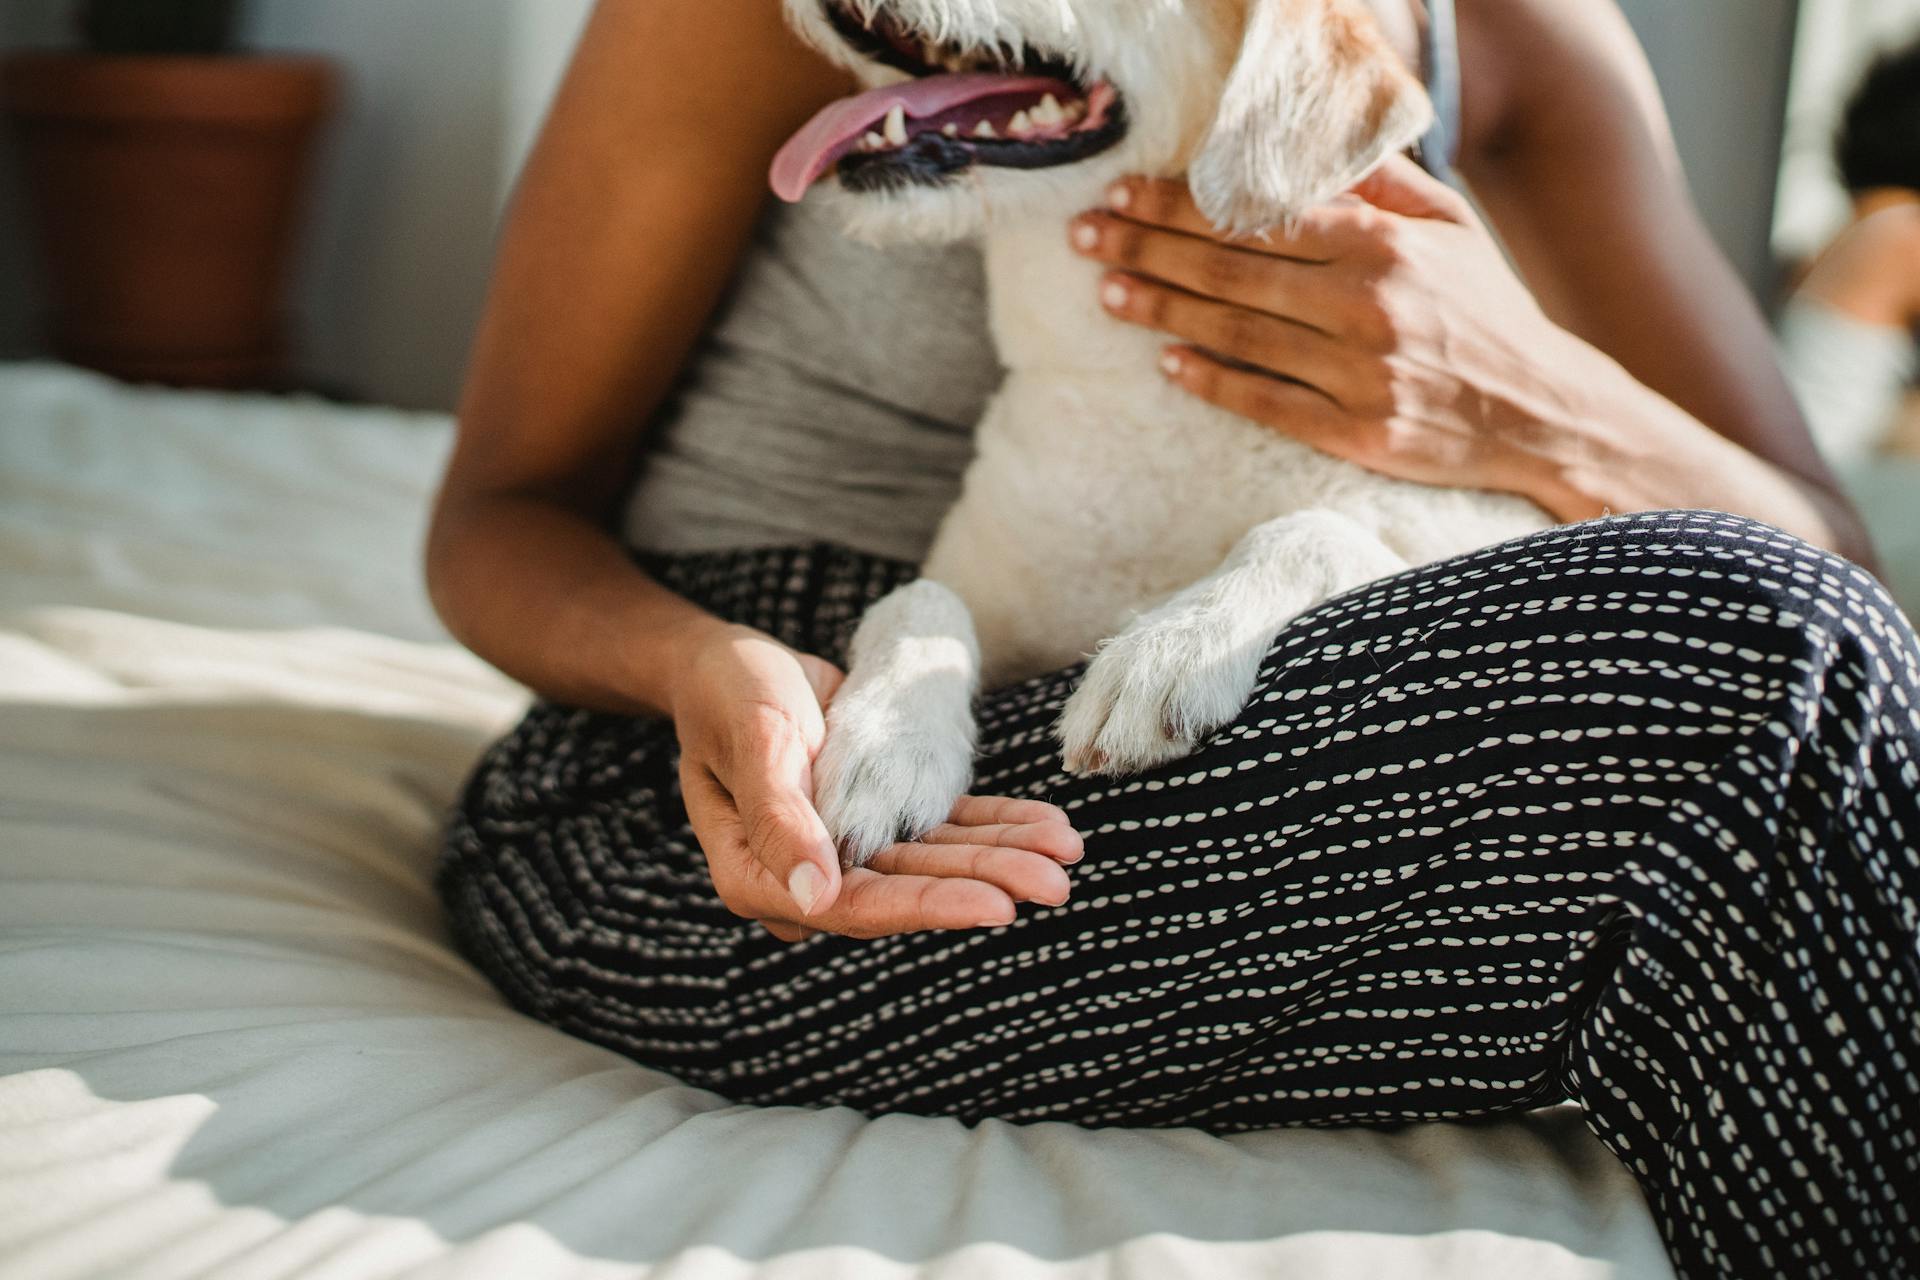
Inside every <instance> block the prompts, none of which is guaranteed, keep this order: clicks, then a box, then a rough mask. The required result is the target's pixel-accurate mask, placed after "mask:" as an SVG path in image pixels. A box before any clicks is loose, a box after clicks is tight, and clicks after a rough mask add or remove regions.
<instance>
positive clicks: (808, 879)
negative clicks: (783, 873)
mask: <svg viewBox="0 0 1920 1280" xmlns="http://www.w3.org/2000/svg"><path fill="white" fill-rule="evenodd" d="M826 890H827V878H826V877H825V876H823V875H821V874H820V868H818V867H816V866H814V865H813V864H812V863H811V862H803V863H801V864H800V865H799V866H797V867H795V868H794V869H793V874H792V875H790V876H788V877H787V892H788V893H790V894H792V895H793V900H794V902H795V903H796V904H798V906H799V908H800V914H801V915H803V916H810V915H812V914H813V904H814V903H816V902H818V901H820V895H821V894H823V893H825V892H826Z"/></svg>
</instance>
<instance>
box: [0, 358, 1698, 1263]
mask: <svg viewBox="0 0 1920 1280" xmlns="http://www.w3.org/2000/svg"><path fill="white" fill-rule="evenodd" d="M449 437H450V427H449V424H448V423H447V422H446V421H445V420H444V419H441V418H437V417H430V416H420V415H407V414H400V413H394V412H386V411H376V410H367V409H346V408H340V407H334V406H328V405H323V404H321V403H319V402H310V401H301V400H274V399H265V398H248V397H223V396H212V395H201V394H183V393H171V392H161V391H154V390H135V389H129V388H125V387H121V386H118V385H116V384H114V383H111V382H108V381H106V380H103V379H99V378H96V377H93V376H90V375H86V374H82V373H79V372H76V371H73V370H69V369H64V368H61V367H58V366H53V365H44V364H41V365H35V364H28V365H14V366H0V1276H4V1277H8V1278H12V1277H20V1278H23V1280H24V1278H27V1277H31V1278H32V1280H57V1278H59V1277H79V1276H108V1275H111V1276H128V1277H170V1276H202V1275H217V1276H233V1277H242V1276H244V1277H270V1276H284V1275H302V1276H324V1277H337V1278H339V1280H363V1278H371V1277H376V1276H378V1277H400V1276H405V1277H429V1276H461V1277H476V1276H477V1277H490V1276H499V1277H513V1278H514V1280H541V1278H544V1277H562V1276H564V1277H569V1278H573V1277H626V1276H650V1277H661V1278H672V1280H710V1278H713V1280H721V1278H724V1280H733V1278H736V1277H749V1276H751V1277H766V1278H767V1280H789V1278H799V1277H833V1278H835V1280H839V1278H842V1277H846V1278H850V1280H866V1278H868V1277H873V1278H879V1277H902V1276H927V1277H940V1278H949V1277H951V1278H964V1277H1013V1278H1025V1277H1047V1278H1048V1280H1065V1278H1068V1277H1143V1278H1144V1277H1151V1278H1153V1280H1162V1278H1165V1277H1180V1276H1195V1277H1207V1278H1208V1280H1234V1278H1236V1277H1253V1276H1261V1277H1267V1276H1289V1277H1301V1278H1304V1280H1349V1278H1350V1280H1382V1278H1387V1277H1421V1278H1425V1280H1440V1278H1454V1277H1459V1278H1461V1280H1465V1278H1467V1277H1472V1278H1473V1280H1505V1278H1508V1277H1515V1278H1518V1277H1525V1278H1526V1280H1574V1278H1575V1277H1579V1278H1582V1280H1593V1278H1598V1277H1630V1278H1633V1280H1659V1278H1662V1277H1670V1276H1671V1275H1672V1272H1671V1270H1670V1269H1669V1267H1668V1266H1667V1263H1666V1262H1665V1260H1664V1257H1663V1254H1662V1252H1661V1249H1660V1246H1659V1241H1658V1238H1657V1236H1656V1234H1655V1232H1654V1229H1653V1225H1652V1222H1651V1219H1650V1218H1649V1216H1648V1213H1647V1210H1646V1207H1645V1205H1644V1203H1643V1202H1642V1200H1641V1199H1640V1196H1639V1194H1638V1192H1637V1191H1636V1190H1635V1188H1634V1186H1633V1184H1632V1183H1631V1181H1629V1179H1628V1178H1627V1177H1626V1175H1625V1173H1624V1171H1623V1170H1622V1169H1621V1168H1620V1166H1619V1165H1618V1164H1617V1163H1616V1162H1615V1161H1614V1160H1613V1159H1612V1157H1611V1156H1609V1155H1608V1154H1607V1152H1606V1151H1605V1150H1604V1149H1603V1148H1601V1147H1600V1146H1599V1144H1598V1143H1597V1142H1596V1141H1594V1140H1593V1139H1592V1138H1591V1137H1590V1136H1589V1135H1588V1134H1587V1133H1586V1131H1585V1130H1584V1129H1583V1128H1582V1126H1581V1124H1580V1122H1579V1119H1578V1117H1577V1116H1575V1115H1574V1114H1572V1112H1571V1111H1569V1110H1568V1109H1566V1108H1557V1109H1552V1110H1547V1111H1542V1112H1539V1113H1535V1114H1532V1115H1528V1116H1525V1117H1519V1118H1514V1119H1510V1120H1505V1121H1501V1122H1498V1123H1487V1124H1478V1125H1429V1126H1419V1127H1413V1128H1408V1129H1404V1130H1400V1131H1395V1132H1320V1131H1295V1132H1275V1133H1267V1134H1258V1135H1249V1136H1241V1137H1235V1138H1229V1139H1221V1138H1213V1137H1209V1136H1207V1135H1204V1134H1201V1133H1198V1132H1190V1131H1169V1132H1157V1133H1155V1132H1127V1131H1119V1130H1107V1131H1100V1132H1090V1131H1083V1130H1078V1129H1075V1128H1072V1127H1069V1126H1064V1125H1035V1126H1027V1127H1019V1126H1011V1125H1005V1124H999V1123H988V1124H983V1125H980V1126H978V1127H977V1128H972V1129H969V1128H965V1127H963V1126H961V1125H960V1124H958V1123H956V1122H950V1121H942V1120H932V1119H918V1118H912V1117H888V1118H882V1119H877V1120H869V1119H865V1118H862V1117H861V1116H858V1115H856V1114H853V1113H851V1112H848V1111H844V1110H830V1111H815V1112H810V1111H801V1110H793V1109H759V1108H751V1107H742V1106H735V1105H730V1104H728V1103H727V1102H725V1101H724V1100H722V1099H720V1098H717V1097H715V1096H713V1095H711V1094H707V1093H702V1092H700V1091H697V1090H694V1089H690V1088H687V1087H685V1086H682V1085H680V1084H678V1083H676V1082H675V1081H673V1080H671V1079H668V1078H666V1077H664V1076H661V1075H659V1074H657V1073H654V1072H651V1071H647V1070H644V1069H642V1068H640V1067H638V1066H636V1065H634V1064H632V1063H630V1062H627V1061H626V1060H624V1059H622V1058H619V1057H617V1056H614V1055H612V1054H610V1053H608V1052H605V1051H603V1050H601V1049H598V1048H595V1047H592V1046H590V1045H586V1044H583V1043H580V1042H577V1041H574V1040H571V1039H569V1038H567V1037H566V1036H563V1035H561V1034H559V1033H557V1032H555V1031H552V1030H550V1029H548V1028H546V1027H544V1026H541V1025H539V1024H537V1023H534V1022H532V1021H530V1020H528V1019H526V1018H523V1017H521V1016H520V1015H518V1014H516V1013H514V1012H513V1011H511V1010H510V1009H508V1008H507V1007H505V1005H504V1004H503V1003H502V1002H501V1001H500V1000H499V999H498V998H497V997H496V996H495V995H494V994H493V992H492V991H491V989H490V988H489V987H488V986H487V985H486V984H485V983H484V982H483V981H482V980H481V979H480V978H479V977H478V976H477V975H476V974H475V973H474V972H473V970H471V969H470V968H469V967H468V966H467V965H466V964H465V963H464V962H463V961H462V960H461V959H460V958H459V957H458V956H457V955H456V954H455V953H454V952H453V951H452V950H451V949H450V947H449V945H448V943H447V939H446V936H445V934H444V931H443V930H442V928H441V926H440V923H439V920H438V916H437V913H436V909H435V903H434V900H433V896H432V893H431V891H430V885H429V878H430V872H431V866H432V859H433V854H434V848H435V842H436V830H437V827H438V824H439V821H440V817H441V814H442V812H443V811H444V810H445V808H446V806H447V805H448V804H449V803H450V801H451V799H452V797H453V794H454V792H455V789H456V787H457V786H458V785H459V783H460V781H461V779H462V776H463V774H464V772H465V771H466V769H467V768H468V767H469V765H470V764H471V762H472V761H473V759H474V758H475V756H476V755H477V753H478V752H479V751H480V749H481V747H482V745H483V744H484V743H485V742H486V741H487V740H488V738H489V737H490V736H491V735H493V734H495V733H497V732H499V731H500V730H501V729H502V728H503V727H504V726H506V725H507V724H508V723H510V722H511V721H512V720H513V718H514V717H515V715H516V714H517V712H518V711H519V709H520V708H521V707H522V705H523V704H524V697H525V695H524V693H523V692H522V691H521V690H520V689H518V688H516V687H515V686H514V685H512V684H511V683H510V682H508V681H506V680H505V679H503V678H502V677H500V676H499V675H497V674H496V673H494V672H492V671H491V670H489V669H488V668H486V667H485V666H484V665H483V664H481V663H479V662H478V661H477V660H475V659H473V658H472V657H470V656H469V655H467V654H465V653H464V652H463V651H461V650H460V649H459V648H458V647H457V646H455V645H454V644H452V643H451V642H450V641H449V640H448V639H447V637H446V636H445V635H444V634H443V633H442V632H441V631H440V629H439V627H438V626H437V625H436V623H435V622H434V620H433V617H432V614H431V611H430V609H429V608H428V605H427V603H426V601H425V599H424V595H423V592H422V590H421V588H420V585H419V583H418V581H417V573H416V563H417V559H418V549H419V544H420V540H421V536H422V529H423V518H424V508H425V500H426V495H427V493H428V491H429V488H430V486H431V484H432V481H433V477H434V476H435V474H436V472H437V470H438V468H439V466H440V464H441V462H442V461H443V459H444V457H445V454H446V451H447V448H448V446H449Z"/></svg>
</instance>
